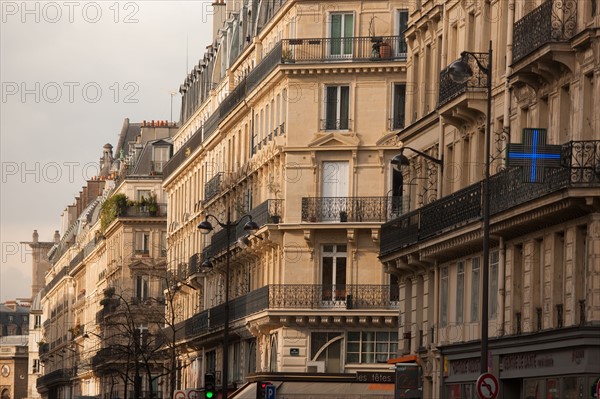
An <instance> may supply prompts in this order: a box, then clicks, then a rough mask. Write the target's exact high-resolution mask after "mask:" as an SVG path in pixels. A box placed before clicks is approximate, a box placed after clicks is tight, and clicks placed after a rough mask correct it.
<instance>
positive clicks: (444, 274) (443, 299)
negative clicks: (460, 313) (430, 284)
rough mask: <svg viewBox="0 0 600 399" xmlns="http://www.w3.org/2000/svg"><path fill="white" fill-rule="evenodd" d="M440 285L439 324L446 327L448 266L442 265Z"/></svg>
mask: <svg viewBox="0 0 600 399" xmlns="http://www.w3.org/2000/svg"><path fill="white" fill-rule="evenodd" d="M440 273H441V280H442V281H441V287H440V325H441V326H442V327H446V326H447V325H448V268H447V267H442V269H441V270H440Z"/></svg>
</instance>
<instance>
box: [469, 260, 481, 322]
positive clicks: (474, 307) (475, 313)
mask: <svg viewBox="0 0 600 399" xmlns="http://www.w3.org/2000/svg"><path fill="white" fill-rule="evenodd" d="M479 263H480V259H479V258H473V259H471V321H479V270H480V269H479Z"/></svg>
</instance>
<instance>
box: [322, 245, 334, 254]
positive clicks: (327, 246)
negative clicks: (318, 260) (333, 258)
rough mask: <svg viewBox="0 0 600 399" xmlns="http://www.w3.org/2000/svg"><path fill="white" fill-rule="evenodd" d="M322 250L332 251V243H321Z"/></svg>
mask: <svg viewBox="0 0 600 399" xmlns="http://www.w3.org/2000/svg"><path fill="white" fill-rule="evenodd" d="M323 252H333V245H323Z"/></svg>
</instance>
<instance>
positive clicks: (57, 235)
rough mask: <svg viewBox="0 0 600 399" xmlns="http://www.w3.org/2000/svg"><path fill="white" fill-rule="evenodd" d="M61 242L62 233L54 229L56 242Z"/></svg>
mask: <svg viewBox="0 0 600 399" xmlns="http://www.w3.org/2000/svg"><path fill="white" fill-rule="evenodd" d="M59 242H60V233H59V232H58V230H54V243H55V244H58V243H59Z"/></svg>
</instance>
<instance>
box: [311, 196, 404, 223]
mask: <svg viewBox="0 0 600 399" xmlns="http://www.w3.org/2000/svg"><path fill="white" fill-rule="evenodd" d="M405 208H406V200H405V199H403V198H402V197H304V198H302V221H303V222H311V223H316V222H386V221H388V220H390V219H392V218H395V217H397V216H399V215H401V214H402V213H404V211H405V210H406V209H405Z"/></svg>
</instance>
